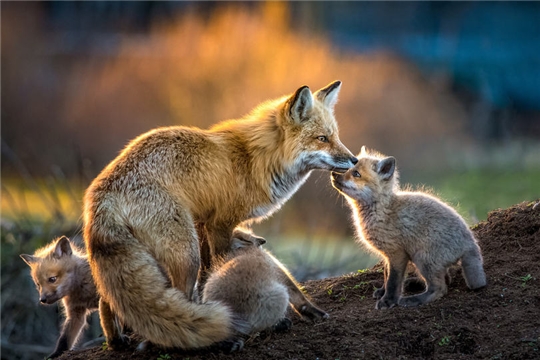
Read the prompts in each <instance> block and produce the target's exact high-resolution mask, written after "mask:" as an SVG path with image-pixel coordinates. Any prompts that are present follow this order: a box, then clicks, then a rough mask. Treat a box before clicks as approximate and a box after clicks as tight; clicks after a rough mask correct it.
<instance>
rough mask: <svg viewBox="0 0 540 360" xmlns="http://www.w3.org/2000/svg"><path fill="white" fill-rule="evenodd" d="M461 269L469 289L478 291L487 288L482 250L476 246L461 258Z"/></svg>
mask: <svg viewBox="0 0 540 360" xmlns="http://www.w3.org/2000/svg"><path fill="white" fill-rule="evenodd" d="M461 267H462V270H463V277H464V278H465V282H466V283H467V286H468V287H469V289H478V288H481V287H484V286H486V284H487V281H486V273H485V272H484V266H483V262H482V254H481V253H480V248H479V247H478V245H476V244H475V246H474V247H472V248H471V249H469V250H467V251H466V252H465V254H464V255H463V257H462V258H461Z"/></svg>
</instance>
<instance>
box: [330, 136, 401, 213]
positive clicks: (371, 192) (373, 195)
mask: <svg viewBox="0 0 540 360" xmlns="http://www.w3.org/2000/svg"><path fill="white" fill-rule="evenodd" d="M331 178H332V186H333V187H334V188H335V189H337V190H338V191H339V192H340V193H342V194H344V195H346V196H348V197H350V198H351V199H354V200H356V201H359V202H360V203H364V204H371V203H372V202H373V201H374V200H375V199H378V198H380V197H381V196H384V195H385V194H391V193H392V192H393V191H394V190H395V189H396V188H397V186H398V185H397V184H398V173H397V170H396V159H395V158H394V157H392V156H389V157H385V156H384V155H382V154H379V153H376V152H370V153H368V152H367V150H366V148H365V147H364V146H362V151H361V152H360V154H358V163H357V164H356V165H355V166H354V167H353V168H351V169H349V170H348V171H347V172H345V173H344V174H339V173H336V172H333V173H332V175H331Z"/></svg>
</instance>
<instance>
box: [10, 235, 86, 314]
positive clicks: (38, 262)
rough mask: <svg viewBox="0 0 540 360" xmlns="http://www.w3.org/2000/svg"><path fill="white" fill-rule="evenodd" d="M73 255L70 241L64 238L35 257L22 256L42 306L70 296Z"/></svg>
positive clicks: (38, 252) (41, 250)
mask: <svg viewBox="0 0 540 360" xmlns="http://www.w3.org/2000/svg"><path fill="white" fill-rule="evenodd" d="M72 254H73V251H72V248H71V245H70V242H69V239H68V238H66V237H65V236H63V237H61V238H59V239H57V240H56V241H54V242H53V243H51V244H50V245H48V246H46V247H44V248H42V249H39V250H38V251H36V253H35V254H34V255H28V254H21V255H20V256H21V258H22V259H23V260H24V262H26V263H27V264H28V266H30V269H31V273H30V274H31V275H32V279H33V280H34V283H35V284H36V288H37V290H38V292H39V301H40V302H41V303H42V304H48V305H50V304H54V303H55V302H57V301H58V300H60V299H61V298H63V297H64V296H66V295H67V294H68V292H69V288H70V283H71V281H73V279H72V278H71V276H72V275H73V274H71V272H72V270H73V267H74V266H75V265H74V261H73V260H72Z"/></svg>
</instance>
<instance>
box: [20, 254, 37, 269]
mask: <svg viewBox="0 0 540 360" xmlns="http://www.w3.org/2000/svg"><path fill="white" fill-rule="evenodd" d="M20 256H21V259H23V260H24V262H25V263H27V264H28V266H32V264H34V263H36V262H37V259H36V258H35V257H34V256H32V255H28V254H21V255H20Z"/></svg>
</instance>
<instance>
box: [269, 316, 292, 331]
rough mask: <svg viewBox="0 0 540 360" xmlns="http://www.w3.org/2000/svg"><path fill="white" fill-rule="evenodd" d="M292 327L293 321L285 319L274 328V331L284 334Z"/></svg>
mask: <svg viewBox="0 0 540 360" xmlns="http://www.w3.org/2000/svg"><path fill="white" fill-rule="evenodd" d="M291 327H292V321H291V320H290V319H288V318H283V319H281V320H279V321H278V322H277V323H276V324H275V325H274V326H273V327H272V330H274V331H275V332H284V331H288V330H289V329H290V328H291Z"/></svg>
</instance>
